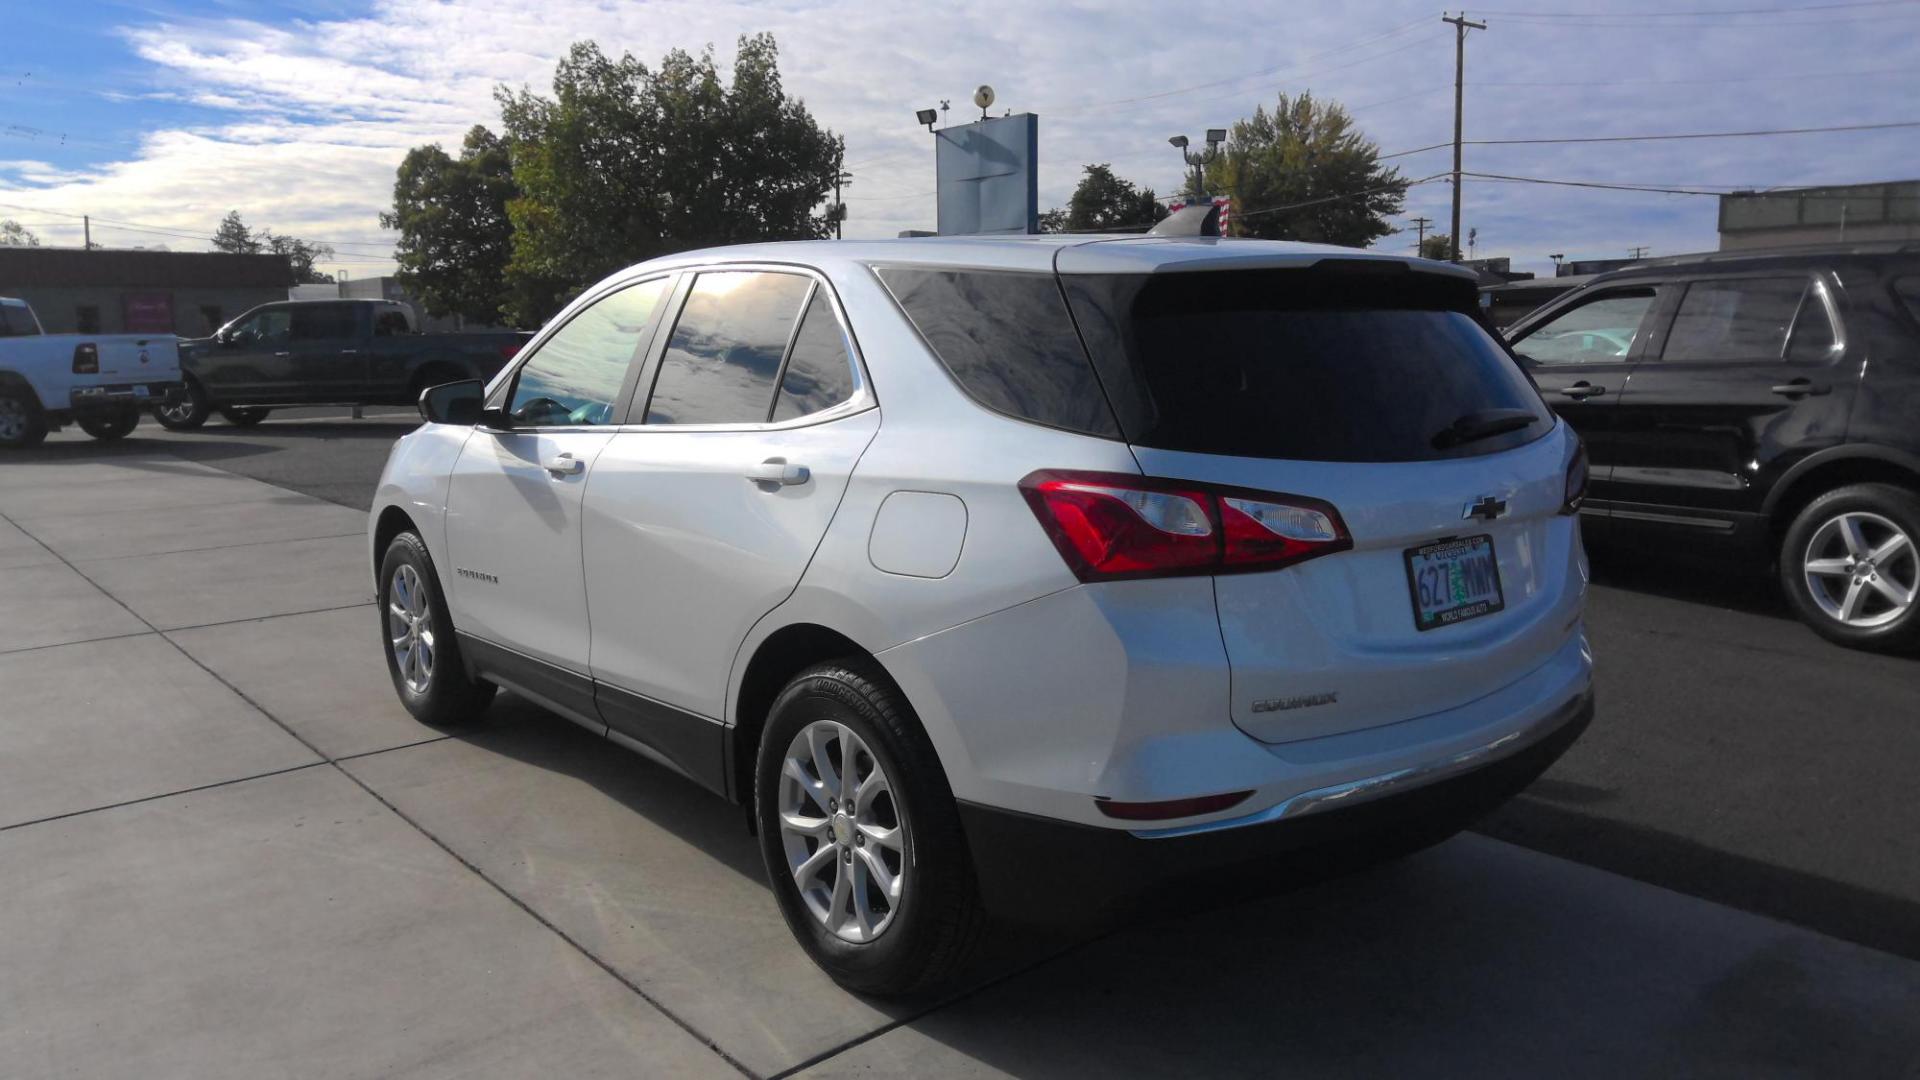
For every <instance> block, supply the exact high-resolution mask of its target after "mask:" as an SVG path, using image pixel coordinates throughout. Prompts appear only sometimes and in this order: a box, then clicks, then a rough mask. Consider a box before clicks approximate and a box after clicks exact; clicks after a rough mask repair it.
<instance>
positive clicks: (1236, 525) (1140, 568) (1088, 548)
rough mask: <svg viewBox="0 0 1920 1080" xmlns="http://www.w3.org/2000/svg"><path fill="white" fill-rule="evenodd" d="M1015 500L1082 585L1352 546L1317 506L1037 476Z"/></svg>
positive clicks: (1148, 482)
mask: <svg viewBox="0 0 1920 1080" xmlns="http://www.w3.org/2000/svg"><path fill="white" fill-rule="evenodd" d="M1020 492H1021V494H1023V495H1025V496H1026V499H1027V504H1028V505H1029V506H1031V507H1032V508H1033V515H1034V517H1036V518H1038V519H1040V526H1041V528H1043V529H1045V530H1046V532H1047V535H1048V536H1049V537H1051V538H1052V540H1053V545H1054V547H1056V548H1058V549H1059V551H1060V556H1061V558H1063V559H1065V560H1066V562H1067V566H1068V568H1069V569H1071V570H1072V571H1073V572H1074V575H1075V576H1076V577H1078V578H1079V579H1080V580H1081V581H1115V580H1121V579H1125V578H1144V577H1176V576H1180V575H1191V574H1234V573H1248V572H1251V571H1256V570H1277V569H1280V568H1281V567H1283V566H1292V565H1293V564H1295V563H1298V562H1304V561H1305V560H1307V559H1311V558H1315V557H1316V556H1320V555H1330V554H1332V553H1333V552H1336V551H1345V550H1347V549H1348V548H1350V547H1352V546H1353V539H1352V538H1351V537H1350V536H1348V535H1347V527H1346V524H1345V523H1344V522H1342V521H1341V520H1340V512H1339V511H1337V510H1335V509H1334V508H1333V507H1332V506H1331V505H1329V504H1327V503H1324V502H1322V501H1320V500H1319V499H1309V498H1305V497H1303V496H1299V495H1276V494H1273V493H1270V492H1264V491H1249V490H1246V489H1244V488H1228V487H1220V486H1217V485H1213V484H1199V483H1192V482H1189V481H1184V480H1160V479H1155V478H1153V477H1146V476H1132V475H1128V474H1126V473H1101V472H1067V471H1062V470H1054V469H1043V470H1041V471H1039V472H1036V473H1032V474H1031V475H1029V476H1028V477H1027V478H1026V479H1024V480H1022V481H1020Z"/></svg>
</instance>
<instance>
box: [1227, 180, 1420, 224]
mask: <svg viewBox="0 0 1920 1080" xmlns="http://www.w3.org/2000/svg"><path fill="white" fill-rule="evenodd" d="M1447 175H1448V174H1446V173H1434V174H1433V175H1432V176H1423V177H1421V178H1420V179H1418V180H1402V181H1399V182H1397V183H1392V184H1381V185H1380V186H1379V187H1370V188H1361V189H1360V190H1358V191H1343V192H1341V193H1340V194H1338V195H1327V196H1323V197H1321V198H1318V199H1307V200H1306V201H1304V202H1297V203H1287V204H1286V205H1284V206H1267V207H1262V208H1261V209H1258V210H1236V211H1234V212H1233V219H1234V220H1235V221H1239V220H1241V219H1242V218H1250V217H1259V216H1260V215H1262V214H1279V213H1283V212H1285V211H1288V210H1304V209H1306V208H1307V207H1309V206H1319V205H1321V204H1322V203H1330V202H1339V201H1340V200H1341V199H1358V198H1361V197H1363V196H1367V195H1378V194H1380V193H1381V192H1385V191H1397V190H1401V189H1403V188H1409V187H1415V186H1417V185H1419V184H1431V183H1433V182H1434V181H1435V180H1445V179H1446V178H1447Z"/></svg>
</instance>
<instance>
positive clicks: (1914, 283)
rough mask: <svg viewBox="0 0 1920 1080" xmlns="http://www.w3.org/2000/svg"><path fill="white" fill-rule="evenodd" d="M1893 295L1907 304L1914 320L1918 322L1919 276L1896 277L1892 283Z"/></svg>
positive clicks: (1919, 305)
mask: <svg viewBox="0 0 1920 1080" xmlns="http://www.w3.org/2000/svg"><path fill="white" fill-rule="evenodd" d="M1893 292H1894V295H1896V296H1898V297H1899V298H1900V299H1901V301H1902V302H1903V303H1905V304H1906V305H1907V311H1908V312H1909V313H1910V314H1912V316H1913V319H1914V321H1915V322H1920V277H1903V278H1898V279H1896V280H1895V281H1894V283H1893Z"/></svg>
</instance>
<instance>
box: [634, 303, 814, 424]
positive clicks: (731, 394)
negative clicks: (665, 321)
mask: <svg viewBox="0 0 1920 1080" xmlns="http://www.w3.org/2000/svg"><path fill="white" fill-rule="evenodd" d="M812 287H813V281H812V279H810V278H807V277H803V276H801V275H799V274H782V273H771V272H766V271H759V270H724V271H715V272H709V273H704V274H701V275H700V276H699V277H698V278H695V279H694V282H693V288H692V289H691V290H690V291H689V292H688V293H687V302H686V306H685V307H683V308H682V309H681V311H680V321H679V322H678V323H676V324H675V325H674V328H673V337H672V338H670V339H669V340H668V342H667V351H666V354H665V355H664V356H662V357H661V360H660V375H659V378H657V379H656V380H654V384H653V396H652V398H651V399H650V400H649V401H648V403H647V421H646V422H647V423H649V424H762V423H765V422H766V420H767V414H768V411H769V410H770V409H772V408H773V381H774V377H775V376H776V375H778V374H779V372H780V360H781V358H782V357H784V356H785V355H786V353H787V342H788V340H789V339H791V338H792V337H793V330H794V322H795V320H797V319H798V318H799V317H800V305H801V304H803V303H805V302H806V299H807V293H808V290H809V289H811V288H812Z"/></svg>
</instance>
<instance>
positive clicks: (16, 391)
mask: <svg viewBox="0 0 1920 1080" xmlns="http://www.w3.org/2000/svg"><path fill="white" fill-rule="evenodd" d="M46 438H47V414H46V413H44V412H42V411H41V409H40V399H39V398H37V397H35V396H34V395H33V391H32V390H29V389H27V388H25V387H23V386H4V387H0V447H5V448H6V449H8V450H25V449H27V448H29V447H33V446H39V445H40V444H41V443H42V442H45V441H46Z"/></svg>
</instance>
